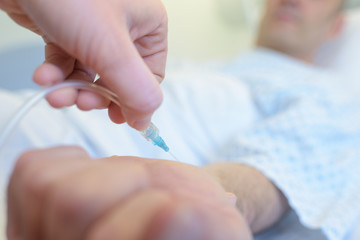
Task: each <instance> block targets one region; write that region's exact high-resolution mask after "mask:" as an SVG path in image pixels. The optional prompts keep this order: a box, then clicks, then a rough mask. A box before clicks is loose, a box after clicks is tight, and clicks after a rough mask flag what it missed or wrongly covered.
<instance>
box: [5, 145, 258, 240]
mask: <svg viewBox="0 0 360 240" xmlns="http://www.w3.org/2000/svg"><path fill="white" fill-rule="evenodd" d="M8 238H9V239H10V240H16V239H29V240H31V239H36V240H41V239H53V240H56V239H67V240H72V239H74V240H75V239H76V240H77V239H87V240H100V239H101V240H103V239H109V240H110V239H124V240H130V239H131V240H149V239H159V240H162V239H164V240H165V239H172V240H175V239H206V240H222V239H227V240H235V239H236V240H237V239H242V240H249V239H251V234H250V232H249V228H248V226H247V223H246V222H245V220H244V218H243V217H242V215H241V214H240V213H239V211H237V209H236V207H235V206H234V204H233V203H232V202H231V201H230V199H229V198H228V197H227V194H226V192H225V191H224V189H223V188H222V187H221V186H220V185H219V183H218V182H217V181H216V180H215V179H214V178H213V177H211V176H210V175H209V174H207V173H206V172H205V171H204V170H202V169H200V168H197V167H194V166H191V165H187V164H182V163H179V162H173V161H166V160H157V159H143V158H135V157H111V158H105V159H99V160H93V159H91V158H90V157H89V156H88V155H87V154H86V153H85V152H84V151H83V150H82V149H80V148H77V147H58V148H52V149H46V150H36V151H31V152H28V153H26V154H24V155H22V156H21V157H20V159H19V161H18V163H17V164H16V166H15V169H14V172H13V175H12V177H11V180H10V183H9V188H8Z"/></svg>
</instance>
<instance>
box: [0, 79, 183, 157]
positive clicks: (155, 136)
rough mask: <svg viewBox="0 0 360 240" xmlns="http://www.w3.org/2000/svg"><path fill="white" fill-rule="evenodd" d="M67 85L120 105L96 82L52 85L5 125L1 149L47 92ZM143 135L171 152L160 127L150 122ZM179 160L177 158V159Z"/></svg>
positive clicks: (112, 95) (110, 93) (0, 143)
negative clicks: (96, 94) (94, 93)
mask: <svg viewBox="0 0 360 240" xmlns="http://www.w3.org/2000/svg"><path fill="white" fill-rule="evenodd" d="M66 87H74V88H78V89H85V90H90V91H94V92H96V93H98V94H100V95H102V96H103V97H105V98H107V99H109V100H110V101H112V102H114V103H115V104H117V105H120V103H119V101H118V100H117V98H116V95H115V94H114V93H113V92H111V91H110V90H108V89H106V88H104V87H101V86H99V85H96V84H94V83H89V82H84V81H66V82H63V83H60V84H57V85H54V86H52V87H49V88H46V89H44V90H42V91H40V92H39V93H38V94H37V95H35V96H34V97H33V98H31V99H30V100H29V101H27V102H26V103H25V104H24V106H22V107H21V108H20V110H19V111H17V112H16V114H15V116H14V117H13V118H12V119H11V120H10V122H9V124H8V125H7V126H6V127H5V130H4V131H3V132H2V134H1V135H0V150H1V148H2V147H3V146H4V145H5V143H6V140H7V138H8V137H9V135H10V134H11V132H12V131H13V129H14V128H15V126H16V125H17V123H18V122H19V121H20V120H21V119H22V117H23V116H24V115H25V114H26V113H27V112H28V111H29V110H30V109H31V108H32V107H33V106H34V105H35V104H36V103H37V102H38V101H39V100H41V99H43V98H44V97H45V96H46V95H47V94H49V93H51V92H53V91H55V90H58V89H61V88H66ZM140 133H141V135H142V136H144V137H145V139H146V140H148V141H150V142H152V143H153V144H154V145H156V146H158V147H160V148H161V149H163V150H164V151H165V152H169V147H168V146H167V145H166V143H165V141H164V140H163V139H162V138H161V137H160V135H159V130H158V128H157V127H156V126H155V125H154V124H153V123H150V125H149V126H148V128H147V129H146V130H144V131H141V132H140ZM169 154H170V155H171V156H172V157H173V158H175V159H176V157H175V156H174V155H173V154H171V153H170V152H169ZM176 160H177V159H176Z"/></svg>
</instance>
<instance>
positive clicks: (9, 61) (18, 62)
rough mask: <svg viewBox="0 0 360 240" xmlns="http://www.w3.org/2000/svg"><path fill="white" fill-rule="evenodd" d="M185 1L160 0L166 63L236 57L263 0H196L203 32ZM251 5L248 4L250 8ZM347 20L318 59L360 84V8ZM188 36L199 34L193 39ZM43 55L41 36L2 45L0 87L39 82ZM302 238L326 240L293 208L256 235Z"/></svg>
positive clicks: (272, 239)
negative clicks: (35, 76) (36, 73)
mask: <svg viewBox="0 0 360 240" xmlns="http://www.w3.org/2000/svg"><path fill="white" fill-rule="evenodd" d="M186 1H188V2H189V4H188V6H189V5H190V3H191V4H194V3H193V2H191V0H186ZM186 1H185V0H184V1H183V2H182V1H175V2H181V4H180V3H175V2H174V1H173V2H171V0H166V1H164V3H165V5H167V8H168V11H169V18H170V22H169V25H170V32H169V42H170V49H169V53H170V57H169V59H170V61H169V63H170V64H169V66H168V68H173V67H176V65H179V63H183V62H185V63H186V62H187V61H196V62H207V61H208V60H214V59H217V60H219V59H220V60H224V59H229V58H232V57H234V53H235V52H236V53H239V52H241V51H243V50H246V49H248V48H249V47H251V41H252V40H253V36H254V32H255V28H256V22H255V20H254V19H256V16H257V14H258V12H259V8H260V7H259V6H261V1H256V0H253V1H251V2H249V1H248V0H246V1H247V2H241V1H239V0H214V1H210V2H212V4H213V5H211V6H209V3H208V2H209V1H208V0H206V1H203V0H199V1H197V2H198V3H197V4H199V5H200V6H199V8H197V9H201V11H203V14H204V16H206V17H207V18H205V20H204V18H203V20H202V21H204V22H203V25H202V26H203V32H201V31H198V28H196V29H194V27H192V26H193V25H194V24H191V23H192V22H193V21H191V14H186V16H187V19H186V20H185V21H184V19H182V18H181V17H180V16H179V12H181V10H182V9H183V10H184V11H191V10H190V9H188V8H185V7H184V5H186ZM239 2H241V4H239ZM177 4H180V5H181V6H178V5H177ZM234 4H236V7H237V8H239V11H242V12H243V17H242V18H239V17H236V16H230V14H225V15H226V16H227V17H226V19H225V18H224V12H226V9H230V8H231V9H232V11H233V9H234V8H235V7H232V6H234ZM256 4H259V5H256ZM357 5H358V1H350V2H349V6H350V7H352V8H353V7H354V6H357ZM193 8H194V7H193ZM249 8H251V9H250V10H249ZM179 9H180V10H179ZM195 9H196V8H195ZM219 9H220V10H219ZM247 11H250V12H253V14H252V15H249V14H248V15H246V14H245V13H244V12H247ZM244 15H245V16H244ZM172 17H174V18H172ZM189 18H190V19H189ZM192 20H193V19H192ZM347 20H348V23H347V25H346V28H345V30H344V32H343V33H342V35H341V36H340V37H339V38H336V39H334V40H332V41H330V42H328V43H326V44H325V45H324V46H323V47H322V48H321V49H320V51H319V53H318V55H317V59H316V64H318V65H319V66H321V67H325V68H331V69H333V70H334V71H338V72H339V73H340V74H346V75H347V76H350V77H351V79H354V81H352V82H351V84H357V85H358V86H360V79H359V76H360V61H359V60H360V46H359V43H360V9H359V10H358V9H356V8H355V9H351V10H349V11H348V16H347ZM0 26H1V25H0ZM210 27H211V29H210ZM185 32H186V33H189V35H186V34H185ZM219 33H220V34H219ZM185 35H186V36H185ZM220 35H221V36H220ZM204 36H205V37H206V38H212V39H213V40H214V41H203V40H204ZM228 38H232V40H231V41H230V40H227V39H228ZM191 39H197V40H195V42H194V40H191ZM199 39H200V40H199ZM0 43H1V42H0ZM204 43H206V44H204ZM239 43H240V44H239ZM199 46H200V48H199ZM42 61H43V46H42V43H41V42H40V41H39V42H32V43H31V44H28V43H23V44H19V45H18V46H12V47H9V48H8V49H2V50H1V51H0V76H1V80H0V87H1V88H5V89H9V90H18V89H23V88H37V86H36V85H35V84H33V83H32V82H31V81H30V80H31V76H32V73H33V70H34V69H35V68H36V66H38V65H39V64H40V63H41V62H42ZM180 65H181V64H180ZM185 65H186V64H185ZM356 78H357V81H356ZM357 82H359V83H357ZM349 84H350V83H349ZM0 210H1V209H0ZM2 211H3V209H2ZM3 217H4V214H1V215H0V227H2V225H4V222H5V220H4V218H3ZM1 229H3V228H1ZM3 236H4V234H3V233H2V232H1V230H0V240H2V239H5V237H3ZM303 239H307V240H325V237H324V236H323V235H322V233H321V232H320V231H318V230H311V229H308V228H305V227H304V226H302V225H301V224H300V222H299V220H298V218H297V216H296V214H295V213H294V212H293V211H290V212H289V213H288V214H287V215H286V216H285V217H284V218H283V219H282V221H281V222H279V223H278V224H277V225H275V226H274V227H273V228H271V229H270V230H268V231H266V232H264V233H262V234H260V235H258V236H257V237H256V240H303ZM355 239H360V236H355V237H354V238H353V239H351V240H355Z"/></svg>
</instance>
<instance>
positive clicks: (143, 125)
mask: <svg viewBox="0 0 360 240" xmlns="http://www.w3.org/2000/svg"><path fill="white" fill-rule="evenodd" d="M150 120H151V117H146V118H143V119H141V120H137V121H135V122H133V123H132V124H129V125H130V126H131V127H133V128H135V129H137V130H138V131H144V130H146V129H147V128H148V126H149V124H150Z"/></svg>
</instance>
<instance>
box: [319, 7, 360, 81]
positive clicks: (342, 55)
mask: <svg viewBox="0 0 360 240" xmlns="http://www.w3.org/2000/svg"><path fill="white" fill-rule="evenodd" d="M315 62H316V64H317V65H319V66H322V67H326V68H329V69H332V70H335V71H337V72H339V73H340V74H346V75H347V76H351V77H359V81H360V8H358V9H355V10H349V11H348V12H347V13H346V18H345V26H344V29H343V31H342V33H341V34H340V35H339V36H338V37H337V38H335V39H333V40H331V41H329V42H327V43H325V44H324V45H323V46H322V47H321V48H320V50H319V52H318V54H317V57H316V60H315Z"/></svg>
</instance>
